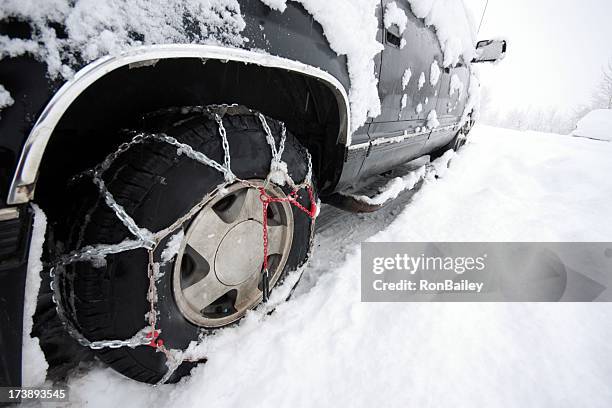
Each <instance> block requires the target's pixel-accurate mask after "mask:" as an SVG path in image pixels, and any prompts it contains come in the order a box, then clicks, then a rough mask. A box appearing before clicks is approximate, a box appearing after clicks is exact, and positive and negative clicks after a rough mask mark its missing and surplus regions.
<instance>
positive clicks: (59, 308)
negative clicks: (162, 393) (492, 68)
mask: <svg viewBox="0 0 612 408" xmlns="http://www.w3.org/2000/svg"><path fill="white" fill-rule="evenodd" d="M26 3H28V4H29V2H26ZM26 3H23V4H26ZM162 3H163V2H162ZM162 3H160V2H151V4H150V6H149V7H150V8H151V9H142V8H139V7H141V6H138V5H137V4H135V3H130V2H121V1H120V2H113V3H111V2H98V3H95V2H87V1H83V0H81V1H77V2H72V3H70V2H67V4H66V5H65V7H64V8H60V9H54V8H53V7H54V6H53V5H44V4H41V5H40V9H39V10H31V9H28V8H27V7H26V6H19V4H20V3H19V2H16V3H15V2H14V3H13V4H12V5H11V4H7V5H4V6H2V7H3V8H4V10H1V12H0V18H1V22H0V40H1V41H0V46H1V47H2V48H3V49H2V50H0V58H1V60H0V86H1V87H0V106H2V110H1V111H0V157H1V158H2V159H1V160H0V304H1V307H0V329H1V331H0V335H1V337H0V338H1V343H2V349H1V350H0V356H1V358H0V384H2V385H4V386H20V385H22V383H23V381H22V378H23V377H25V375H26V373H25V372H23V370H22V367H25V365H26V363H28V357H27V356H22V350H23V349H25V347H24V342H27V341H31V340H32V339H36V341H37V344H39V345H40V348H41V349H42V351H43V352H44V356H45V359H46V361H47V362H48V364H49V371H48V375H49V376H52V375H54V374H57V373H62V372H63V373H65V371H66V370H63V369H62V367H64V368H65V367H71V366H74V364H76V363H78V361H81V360H83V359H87V358H92V356H93V357H96V358H98V359H99V360H101V361H103V362H104V363H106V364H108V365H109V366H110V367H112V368H113V369H115V370H116V371H118V372H119V373H121V374H123V375H125V376H127V377H129V378H132V379H134V380H137V381H142V382H146V383H151V384H155V383H159V382H170V383H172V382H176V381H178V380H179V379H180V378H182V377H183V376H185V375H187V374H188V373H189V372H190V370H191V369H192V368H193V367H194V366H195V365H196V364H198V363H201V362H203V361H201V360H197V359H189V358H187V357H185V353H183V352H184V351H185V350H186V349H187V348H188V347H189V345H190V344H192V343H193V342H198V341H199V340H201V339H202V338H203V337H205V336H207V335H209V334H211V333H214V332H216V331H217V330H219V329H220V328H223V327H227V326H230V325H234V324H236V323H237V322H238V321H239V320H240V319H241V318H242V317H243V316H244V315H245V314H246V313H247V311H249V310H251V309H253V308H255V307H257V306H258V305H260V304H261V303H262V302H266V301H267V300H268V299H269V297H270V296H272V295H273V294H274V289H275V288H277V287H279V285H281V283H283V282H284V281H285V279H286V277H287V276H288V275H289V274H290V273H292V272H293V271H296V270H298V271H299V270H300V269H301V268H302V267H303V265H304V264H305V263H306V261H307V260H308V258H309V255H310V252H311V247H312V242H313V236H314V225H315V220H316V215H317V213H318V211H319V207H320V204H321V202H323V203H330V204H332V205H335V206H339V207H341V208H345V209H347V210H351V211H373V210H375V209H377V208H378V207H380V205H378V206H372V205H368V204H367V203H362V202H358V201H357V200H355V199H354V197H353V196H351V195H350V194H347V192H350V191H352V189H354V188H355V186H358V185H360V184H361V183H363V182H364V180H368V178H370V177H371V176H373V175H378V174H382V173H385V172H388V171H390V170H392V169H394V168H396V167H397V166H400V165H402V164H404V163H406V162H409V161H411V160H414V159H416V158H419V157H423V156H430V157H431V158H432V159H433V158H435V157H439V156H441V155H443V154H444V153H445V152H446V151H449V150H457V149H458V148H460V147H461V146H462V144H463V143H464V142H465V140H466V136H467V135H468V133H469V130H470V128H471V127H472V126H473V124H474V121H475V119H476V117H475V109H476V106H477V100H476V92H477V91H478V86H479V85H478V81H477V78H476V76H475V64H477V63H481V62H496V61H499V60H501V59H502V58H503V57H504V56H505V54H506V47H507V44H506V42H505V41H504V40H484V41H478V42H476V41H475V40H474V37H475V30H472V31H470V32H469V33H467V35H468V38H469V39H470V41H471V43H470V44H469V47H468V48H470V47H471V48H472V50H473V52H472V53H471V54H470V53H469V52H468V53H458V54H457V55H452V53H453V52H454V51H453V50H456V49H457V46H456V45H457V41H456V39H455V40H453V39H452V38H450V39H449V38H445V37H444V33H445V32H448V31H449V27H442V26H441V25H440V24H441V23H440V24H438V23H436V20H435V15H434V14H435V13H432V12H431V10H430V11H429V15H424V13H425V14H426V13H427V11H425V12H424V11H423V10H422V5H420V4H413V3H415V2H414V1H408V0H396V1H390V0H380V1H378V0H376V1H372V0H364V1H361V2H346V1H341V2H338V3H335V2H328V3H330V4H326V3H322V2H315V1H307V0H304V1H292V2H283V1H271V0H266V1H259V0H248V1H240V2H237V1H234V0H214V1H210V2H208V3H206V2H194V1H190V0H181V1H177V2H173V3H171V4H167V5H165V6H164V5H163V4H162ZM416 3H419V2H416ZM433 3H434V4H435V3H436V2H433ZM438 3H440V2H438ZM445 3H448V4H453V2H445ZM455 3H456V4H455V8H454V9H453V10H450V12H452V13H455V14H454V18H453V19H454V20H455V21H456V23H452V24H451V27H450V31H451V32H452V31H453V30H455V31H457V30H459V31H460V30H461V29H462V27H463V26H462V25H461V24H463V25H465V21H469V18H468V17H466V16H467V11H465V10H464V9H463V2H462V1H461V0H457V1H456V2H455ZM160 4H161V6H160ZM417 6H418V7H417ZM20 7H21V8H20ZM87 7H88V8H87ZM105 7H106V8H105ZM113 7H115V9H113ZM122 7H123V8H122ZM155 7H157V9H154V8H155ZM109 10H110V12H109ZM113 12H114V13H115V14H113ZM105 13H107V14H108V15H107V14H105ZM351 13H352V14H351ZM353 14H354V15H358V16H360V17H359V19H353V20H354V21H353V22H352V25H351V24H349V23H351V20H350V17H351V16H352V15H353ZM438 14H439V13H438ZM121 18H123V19H124V20H123V23H122V22H121V21H122V20H121ZM334 18H336V19H341V18H345V19H346V20H347V21H342V22H339V21H336V22H334ZM126 21H127V23H126ZM335 23H337V24H335ZM455 24H456V25H457V26H455ZM334 30H336V31H334ZM465 30H467V28H466V29H465ZM364 33H365V34H368V33H370V35H369V36H368V35H364ZM353 37H354V38H353ZM117 38H119V40H117ZM359 41H362V43H361V44H360V43H359ZM366 41H367V43H366ZM117 44H119V46H118V45H117ZM346 44H348V46H346V47H345V45H346ZM351 44H352V47H351ZM459 44H460V42H459ZM464 45H465V44H464ZM345 48H346V49H345ZM361 54H363V55H361ZM41 220H43V221H44V220H46V223H44V222H43V223H42V226H39V227H38V230H37V228H36V225H37V223H38V224H41V222H40V221H41ZM43 242H44V243H43ZM35 247H36V248H35ZM33 254H34V255H33ZM298 273H299V272H298ZM37 282H39V283H40V284H39V285H37ZM57 375H61V374H57Z"/></svg>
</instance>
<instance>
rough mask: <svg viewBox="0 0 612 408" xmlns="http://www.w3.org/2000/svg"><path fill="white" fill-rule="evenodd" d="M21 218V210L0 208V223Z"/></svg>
mask: <svg viewBox="0 0 612 408" xmlns="http://www.w3.org/2000/svg"><path fill="white" fill-rule="evenodd" d="M17 218H19V208H17V207H7V208H0V221H10V220H14V219H17Z"/></svg>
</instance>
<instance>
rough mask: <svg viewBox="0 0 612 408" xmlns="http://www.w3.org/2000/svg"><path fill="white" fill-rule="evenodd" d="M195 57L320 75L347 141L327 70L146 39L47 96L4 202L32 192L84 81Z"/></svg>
mask: <svg viewBox="0 0 612 408" xmlns="http://www.w3.org/2000/svg"><path fill="white" fill-rule="evenodd" d="M179 58H201V59H214V60H220V61H232V62H242V63H245V64H255V65H259V66H261V67H264V68H279V69H284V70H287V71H291V72H295V73H299V74H303V75H306V76H309V77H313V78H316V79H318V80H320V81H322V82H323V83H324V84H325V85H326V86H328V87H329V88H330V90H332V91H333V93H334V95H335V96H336V100H337V102H338V110H339V112H341V123H340V124H339V125H340V126H339V133H340V134H339V135H338V140H339V141H340V143H341V144H344V145H345V146H346V147H347V148H348V147H349V146H350V145H351V133H350V129H351V126H350V111H349V110H350V104H349V99H348V95H347V93H346V90H345V89H344V86H343V85H342V84H341V83H340V81H338V80H337V79H336V78H335V77H334V76H333V75H331V74H329V73H327V72H325V71H323V70H321V69H319V68H316V67H313V66H311V65H307V64H304V63H301V62H299V61H293V60H289V59H286V58H282V57H278V56H274V55H270V54H265V53H263V52H255V51H249V50H244V49H238V48H227V47H219V46H214V45H200V44H167V45H151V46H145V47H138V48H133V49H130V50H129V51H126V52H124V53H122V54H119V55H115V56H112V55H109V56H106V57H103V58H100V59H98V60H96V61H95V62H93V63H91V64H89V65H87V66H86V67H84V68H83V69H81V70H80V71H79V72H77V73H76V74H75V76H74V77H73V78H72V79H70V80H69V81H67V82H66V83H65V84H64V85H63V86H62V87H61V88H60V89H59V90H58V91H57V92H56V93H55V95H54V96H53V98H51V101H49V103H48V104H47V105H46V106H45V108H44V109H43V111H42V113H41V114H40V116H39V117H38V119H37V121H36V123H35V124H34V126H33V127H32V130H31V131H30V133H29V135H28V138H27V139H26V141H25V144H24V147H23V149H22V151H21V155H20V157H19V162H18V164H17V168H16V170H15V174H14V176H13V179H12V182H11V185H10V188H9V191H8V197H7V204H9V205H17V204H24V203H27V202H29V201H30V200H31V199H32V198H33V197H34V190H35V187H36V181H37V177H38V170H39V168H40V164H41V162H42V159H43V156H44V154H45V150H46V148H47V144H48V142H49V140H50V139H51V136H52V134H53V131H54V130H55V127H56V126H57V124H58V123H59V121H60V119H61V118H62V116H63V115H64V113H65V112H66V111H67V110H68V108H69V107H70V106H71V105H72V103H73V102H74V101H75V100H76V99H77V97H78V96H79V95H81V93H83V92H84V91H85V90H86V89H87V88H88V87H90V86H91V85H92V84H94V83H95V82H96V81H98V80H99V79H101V78H102V77H104V76H105V75H107V74H108V73H110V72H112V71H114V70H116V69H118V68H122V67H125V66H129V65H136V66H139V65H140V66H143V65H150V64H154V63H155V62H156V61H157V60H161V59H179Z"/></svg>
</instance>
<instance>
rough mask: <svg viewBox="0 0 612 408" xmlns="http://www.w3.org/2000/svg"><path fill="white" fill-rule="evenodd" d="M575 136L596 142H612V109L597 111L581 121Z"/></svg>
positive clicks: (588, 114) (574, 133)
mask: <svg viewBox="0 0 612 408" xmlns="http://www.w3.org/2000/svg"><path fill="white" fill-rule="evenodd" d="M572 134H573V135H574V136H578V137H587V138H589V139H596V140H605V141H608V142H609V141H611V140H612V109H597V110H594V111H591V112H589V113H587V114H586V115H585V116H584V118H582V119H580V121H579V122H578V126H577V127H576V130H574V132H573V133H572Z"/></svg>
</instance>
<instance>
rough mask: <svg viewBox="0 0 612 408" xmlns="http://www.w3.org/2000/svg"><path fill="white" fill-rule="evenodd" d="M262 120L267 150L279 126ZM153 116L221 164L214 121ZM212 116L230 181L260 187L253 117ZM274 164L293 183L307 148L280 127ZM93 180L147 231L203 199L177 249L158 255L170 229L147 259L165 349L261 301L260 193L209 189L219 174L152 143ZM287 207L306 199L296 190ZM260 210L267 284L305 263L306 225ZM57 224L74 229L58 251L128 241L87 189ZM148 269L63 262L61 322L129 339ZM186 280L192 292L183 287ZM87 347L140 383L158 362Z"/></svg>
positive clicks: (137, 322) (122, 260) (139, 320)
mask: <svg viewBox="0 0 612 408" xmlns="http://www.w3.org/2000/svg"><path fill="white" fill-rule="evenodd" d="M266 120H267V123H268V125H269V127H270V129H271V131H272V135H273V136H274V139H275V141H276V144H277V145H278V143H279V140H280V134H281V124H280V123H279V122H278V121H275V120H273V119H270V118H266ZM158 123H165V124H164V125H162V127H161V128H157V129H154V130H156V131H162V132H164V133H165V134H167V135H169V136H172V137H174V138H176V139H177V140H178V141H179V142H182V143H185V144H188V145H190V146H191V147H193V149H195V150H197V151H200V152H202V153H204V154H205V155H207V156H208V157H210V158H212V159H213V160H215V161H217V162H218V163H223V162H224V155H223V152H224V150H223V146H222V141H221V138H220V136H219V133H218V132H219V129H218V125H217V123H216V122H215V121H214V120H212V118H210V117H207V116H205V115H203V114H202V113H191V114H187V115H179V117H176V115H171V116H170V117H167V118H162V120H160V121H158ZM222 123H223V125H224V128H225V130H226V133H227V140H228V142H229V147H230V149H229V151H230V157H231V169H232V172H233V173H234V174H235V175H236V176H237V177H238V178H240V179H243V180H250V181H251V182H252V183H253V186H255V185H259V186H263V183H264V182H263V180H265V179H266V177H267V175H268V173H269V171H270V162H271V159H272V154H271V150H270V145H269V144H268V143H267V142H266V133H265V131H264V129H263V128H262V124H261V123H260V121H259V119H258V118H257V117H256V116H254V115H253V114H245V113H236V114H229V113H228V114H226V115H225V116H224V117H223V119H222ZM282 160H283V161H284V162H286V163H287V167H288V173H289V175H290V176H291V177H292V178H293V180H296V181H298V182H299V181H301V180H302V179H303V178H304V177H305V176H306V174H307V170H308V155H307V152H306V150H305V148H304V147H303V146H301V144H300V143H299V142H298V140H297V139H296V138H295V137H293V136H292V135H291V134H290V133H289V132H287V139H286V144H285V151H284V154H283V156H282ZM104 179H105V181H106V184H107V187H108V189H109V191H110V192H111V193H112V194H113V196H114V198H115V199H116V201H117V202H118V203H119V204H120V205H121V206H123V208H125V210H126V212H127V213H128V214H129V215H130V216H131V217H132V218H133V219H134V220H135V221H136V223H137V224H138V226H139V227H141V228H146V229H148V230H150V231H159V230H162V229H163V228H165V227H167V226H169V225H171V224H172V223H173V222H174V221H176V220H177V219H179V218H180V217H182V216H183V215H184V214H186V213H187V212H188V211H189V210H190V209H191V208H193V207H194V206H195V205H196V204H197V203H199V202H201V201H202V200H203V198H206V200H207V201H206V205H205V206H204V208H202V210H201V211H200V212H198V213H197V214H196V215H195V216H194V217H192V218H191V219H189V220H188V221H187V222H185V223H184V224H183V227H182V229H181V230H180V231H179V230H177V231H176V232H177V233H183V234H184V237H185V238H184V239H182V240H180V238H181V237H180V236H179V237H177V238H176V239H179V240H180V241H181V242H180V247H179V250H178V254H177V255H176V256H174V257H173V258H172V259H170V260H168V262H165V263H164V262H163V261H164V260H163V257H164V255H163V250H164V249H166V248H169V247H170V246H172V245H168V242H169V241H171V240H172V239H173V237H174V236H175V235H176V234H172V236H169V237H167V238H166V240H165V241H164V242H162V243H160V245H159V246H158V248H157V249H156V254H155V256H156V258H157V260H158V261H159V262H160V264H161V265H160V270H159V273H158V275H159V276H160V277H159V278H158V280H157V284H156V286H157V297H158V299H157V304H156V306H157V311H158V313H159V314H158V328H159V329H160V330H161V335H160V338H163V341H164V343H165V347H166V348H169V349H181V350H183V349H186V348H187V347H188V346H189V344H190V342H192V341H197V340H198V338H199V336H200V334H201V333H202V332H209V331H210V330H213V329H215V328H218V327H223V326H227V325H229V324H232V323H234V322H236V321H238V320H239V319H240V318H241V317H242V316H244V314H245V313H246V312H247V311H248V310H249V309H252V308H253V307H255V306H256V305H257V304H259V303H260V302H261V289H262V288H261V282H260V279H261V261H262V259H263V258H262V254H263V241H262V235H263V230H262V229H260V228H259V227H260V225H261V222H262V218H263V217H264V214H263V209H262V207H259V208H256V207H257V202H256V199H258V198H259V193H258V192H256V191H253V187H245V186H243V185H238V184H232V185H229V186H226V187H224V188H221V189H220V188H219V186H221V185H223V184H224V177H223V174H221V173H220V172H218V171H216V170H214V169H212V168H211V167H208V166H205V165H202V164H201V163H199V162H196V161H194V160H192V159H190V158H188V157H186V156H185V155H179V154H177V149H176V148H175V147H174V146H170V145H168V144H165V143H162V142H158V141H151V142H146V143H143V144H140V145H137V146H135V147H133V148H131V149H130V150H128V151H127V152H126V153H124V154H123V155H122V156H120V157H119V159H118V160H116V161H115V162H114V164H113V165H112V166H111V168H110V169H109V171H108V172H106V173H105V176H104ZM266 192H268V194H270V195H271V196H274V197H278V198H282V197H285V196H286V195H287V194H289V193H290V192H291V191H290V188H289V186H284V187H281V186H274V185H270V186H267V187H266ZM255 194H256V195H255ZM298 202H300V203H301V204H302V205H304V206H309V205H310V203H309V197H308V195H307V194H305V192H304V191H301V194H300V195H299V197H298ZM247 204H248V208H247V207H246V206H247ZM265 216H266V217H268V218H267V221H268V224H269V225H270V228H278V229H277V231H278V233H276V232H275V233H274V235H273V236H272V235H271V241H270V242H271V245H273V246H275V250H276V252H275V253H271V254H270V258H268V261H269V262H270V265H271V267H270V276H271V279H270V286H271V287H272V286H273V285H274V284H276V283H278V282H280V281H281V280H282V278H283V277H284V276H285V274H286V273H287V272H288V271H292V270H296V269H297V268H299V267H300V266H301V265H302V264H303V263H304V262H305V261H306V259H307V255H308V253H309V250H310V245H311V241H312V234H313V230H314V228H313V223H314V220H313V219H311V218H310V217H309V216H308V215H307V214H305V213H304V212H302V211H300V210H299V209H298V208H296V207H295V206H291V205H288V204H287V205H285V203H277V204H274V205H273V206H271V207H270V209H269V211H268V214H266V215H265ZM67 222H68V223H69V225H72V226H73V228H72V232H71V234H70V239H69V242H68V243H67V249H69V250H75V249H79V248H82V247H84V246H86V245H96V244H100V243H106V244H114V243H118V242H121V241H122V240H124V239H126V238H130V237H131V236H130V233H129V232H128V231H127V229H126V228H125V227H124V226H123V225H122V224H121V222H120V221H119V220H118V219H117V216H116V214H115V213H114V212H113V211H111V210H110V209H109V207H108V206H106V205H105V204H104V201H103V200H100V198H99V193H98V192H97V191H91V192H90V193H89V195H88V197H87V199H86V200H85V204H84V205H83V206H82V208H81V210H80V211H78V212H76V213H74V214H72V215H71V216H70V218H69V219H68V221H67ZM221 235H222V236H221ZM242 238H244V241H241V239H242ZM167 256H168V255H166V257H167ZM147 267H148V253H147V251H146V250H145V249H136V250H132V251H126V252H120V253H117V254H114V255H108V256H107V257H106V262H105V264H103V265H94V264H92V263H91V262H79V263H75V264H73V265H69V266H67V267H66V271H65V273H64V274H62V275H60V276H59V288H60V294H61V299H62V305H63V308H64V309H65V310H66V313H67V315H68V316H67V317H68V318H69V319H70V320H71V321H72V322H73V323H74V325H75V326H76V328H77V329H78V330H79V331H80V332H81V333H82V334H83V335H84V336H85V337H86V338H88V339H89V340H90V341H94V340H103V339H126V338H130V337H131V336H133V335H134V334H135V333H137V332H138V331H139V330H141V329H142V328H143V327H144V326H145V325H146V321H145V314H146V313H148V312H149V302H148V301H147V290H148V285H149V279H148V278H147ZM198 285H199V286H198ZM194 287H195V288H196V289H197V290H196V289H194V290H191V291H189V289H190V288H194ZM186 292H189V293H186ZM204 303H206V304H204ZM96 354H97V356H98V357H99V358H100V359H101V360H102V361H104V362H105V363H107V364H108V365H110V366H111V367H112V368H114V369H115V370H117V371H119V372H120V373H122V374H123V375H125V376H127V377H130V378H132V379H135V380H138V381H142V382H148V383H156V382H158V381H159V380H160V379H161V378H163V376H164V374H165V373H166V371H167V369H168V368H167V366H166V357H165V355H164V353H159V352H156V350H155V349H154V348H151V347H146V346H140V347H136V348H133V349H132V348H128V347H122V348H118V349H102V350H98V351H96ZM192 367H193V364H192V363H182V364H181V366H179V368H178V369H177V370H176V371H175V372H174V374H173V375H172V377H171V378H170V380H169V382H176V381H178V380H179V379H180V378H181V377H182V376H184V375H186V374H188V373H189V371H190V370H191V368H192Z"/></svg>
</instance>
